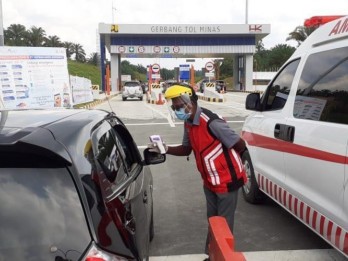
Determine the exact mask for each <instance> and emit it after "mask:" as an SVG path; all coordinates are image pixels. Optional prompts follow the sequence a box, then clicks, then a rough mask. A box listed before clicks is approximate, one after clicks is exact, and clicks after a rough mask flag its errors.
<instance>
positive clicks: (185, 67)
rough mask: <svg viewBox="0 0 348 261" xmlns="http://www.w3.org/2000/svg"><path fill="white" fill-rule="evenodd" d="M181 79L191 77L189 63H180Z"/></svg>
mask: <svg viewBox="0 0 348 261" xmlns="http://www.w3.org/2000/svg"><path fill="white" fill-rule="evenodd" d="M179 68H180V81H182V80H186V81H187V80H188V79H190V65H189V64H180V65H179Z"/></svg>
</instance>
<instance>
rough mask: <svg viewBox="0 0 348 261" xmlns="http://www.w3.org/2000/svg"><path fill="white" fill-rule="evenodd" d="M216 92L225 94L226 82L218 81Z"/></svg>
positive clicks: (216, 82)
mask: <svg viewBox="0 0 348 261" xmlns="http://www.w3.org/2000/svg"><path fill="white" fill-rule="evenodd" d="M215 90H216V91H217V92H218V93H221V92H223V93H225V92H226V83H225V81H222V80H216V81H215Z"/></svg>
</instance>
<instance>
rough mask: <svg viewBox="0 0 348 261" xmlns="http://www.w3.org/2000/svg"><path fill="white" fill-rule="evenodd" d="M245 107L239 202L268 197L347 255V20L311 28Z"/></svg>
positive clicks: (249, 98) (251, 95) (258, 200)
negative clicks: (245, 178)
mask: <svg viewBox="0 0 348 261" xmlns="http://www.w3.org/2000/svg"><path fill="white" fill-rule="evenodd" d="M246 108H247V109H249V110H253V111H254V112H253V113H252V114H251V115H250V116H249V117H248V118H247V119H246V121H245V123H244V126H243V129H242V137H243V138H244V140H245V141H246V143H247V150H246V151H245V152H244V154H243V155H242V159H243V162H244V165H245V167H246V170H247V175H248V182H247V184H246V185H245V186H244V187H243V196H244V198H245V199H246V200H247V201H248V202H251V203H258V202H260V201H262V197H263V196H264V195H265V194H266V195H267V196H268V197H270V198H272V199H273V200H274V201H276V202H277V203H278V204H280V205H281V206H282V207H284V208H285V209H286V210H287V211H288V212H290V213H291V214H292V215H294V216H295V217H297V218H298V219H299V220H300V221H302V222H303V223H304V224H306V225H307V226H308V227H309V228H311V229H312V230H313V231H314V232H316V233H317V234H318V235H320V236H321V237H322V238H323V239H324V240H326V241H327V242H328V243H329V244H331V245H332V246H333V247H334V248H336V249H337V250H339V251H340V252H341V253H342V254H343V255H345V257H348V156H347V155H348V16H347V17H342V18H340V19H337V20H334V21H332V22H330V23H327V24H325V25H323V26H321V27H320V28H318V29H317V30H316V31H314V32H313V33H312V34H311V35H310V36H309V37H308V39H307V40H306V41H305V42H303V43H302V44H301V46H300V47H299V48H298V49H297V50H296V51H295V53H294V54H293V55H292V56H291V58H290V59H289V60H288V61H287V62H286V63H285V64H284V65H283V66H282V68H281V69H280V70H279V71H278V73H277V74H276V76H275V77H274V78H273V80H272V81H271V82H270V84H269V85H268V87H267V89H266V91H265V92H264V94H263V95H262V97H260V94H256V93H252V94H249V95H248V97H247V99H246Z"/></svg>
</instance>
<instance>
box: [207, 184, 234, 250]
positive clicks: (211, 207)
mask: <svg viewBox="0 0 348 261" xmlns="http://www.w3.org/2000/svg"><path fill="white" fill-rule="evenodd" d="M203 189H204V194H205V199H206V203H207V218H208V219H209V218H210V217H213V216H221V217H224V218H226V221H227V224H228V226H229V228H230V230H231V232H232V233H233V224H234V213H235V211H236V207H237V201H238V190H239V189H237V190H235V191H231V192H226V193H215V192H212V191H210V190H209V189H207V188H205V187H203ZM208 244H209V232H208V235H207V240H206V245H205V253H206V254H207V255H208V254H209V249H208Z"/></svg>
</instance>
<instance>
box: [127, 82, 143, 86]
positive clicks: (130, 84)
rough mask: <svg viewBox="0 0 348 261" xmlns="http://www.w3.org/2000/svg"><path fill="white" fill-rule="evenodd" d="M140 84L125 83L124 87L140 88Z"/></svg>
mask: <svg viewBox="0 0 348 261" xmlns="http://www.w3.org/2000/svg"><path fill="white" fill-rule="evenodd" d="M139 85H140V84H139V83H138V82H125V84H124V86H126V87H139Z"/></svg>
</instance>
